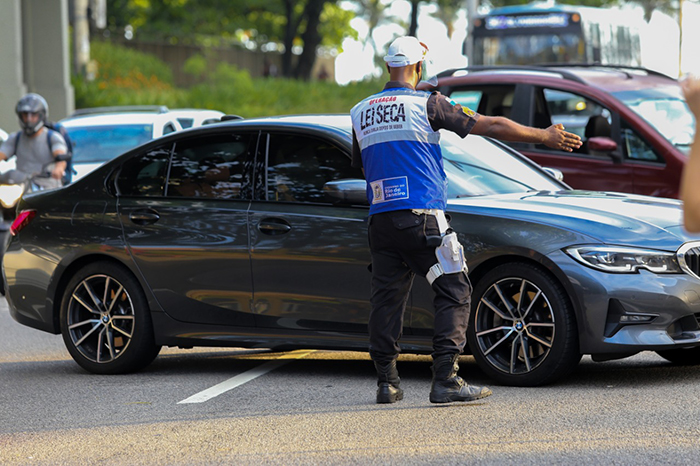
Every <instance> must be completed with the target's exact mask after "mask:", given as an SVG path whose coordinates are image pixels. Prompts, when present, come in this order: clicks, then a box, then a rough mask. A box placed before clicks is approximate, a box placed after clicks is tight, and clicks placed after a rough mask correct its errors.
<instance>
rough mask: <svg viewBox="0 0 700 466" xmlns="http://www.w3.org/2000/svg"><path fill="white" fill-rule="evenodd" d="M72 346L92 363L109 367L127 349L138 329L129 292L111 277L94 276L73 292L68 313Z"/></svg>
mask: <svg viewBox="0 0 700 466" xmlns="http://www.w3.org/2000/svg"><path fill="white" fill-rule="evenodd" d="M67 311H68V312H67V322H66V324H67V327H68V333H69V335H70V340H71V342H72V344H73V346H74V347H75V348H76V349H77V350H78V351H79V352H80V353H81V354H82V355H83V356H84V357H85V358H86V359H88V360H89V361H91V362H94V363H98V364H106V363H110V362H112V361H114V360H116V359H117V358H119V356H120V355H122V354H123V353H124V351H125V350H126V349H127V348H128V346H129V344H130V343H131V341H132V338H133V335H134V328H135V318H134V306H133V303H132V300H131V297H130V296H129V293H128V291H127V290H126V288H125V287H124V286H123V285H122V284H121V283H119V282H118V281H117V280H115V279H114V278H113V277H111V276H109V275H101V274H100V275H91V276H88V277H86V278H84V279H83V280H82V281H80V282H79V283H78V285H77V286H76V287H75V288H74V289H73V292H72V294H71V297H70V301H69V303H68V309H67Z"/></svg>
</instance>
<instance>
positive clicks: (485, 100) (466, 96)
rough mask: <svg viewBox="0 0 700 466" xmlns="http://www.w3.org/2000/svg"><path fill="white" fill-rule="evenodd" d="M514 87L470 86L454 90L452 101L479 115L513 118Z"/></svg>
mask: <svg viewBox="0 0 700 466" xmlns="http://www.w3.org/2000/svg"><path fill="white" fill-rule="evenodd" d="M514 96H515V86H514V85H500V84H499V85H491V86H470V87H469V88H468V89H460V88H457V89H454V90H453V91H451V92H450V99H452V100H454V101H455V102H457V103H458V104H460V105H465V106H467V107H469V108H470V109H472V110H474V111H475V112H477V113H480V114H482V115H488V116H504V117H508V118H510V117H511V113H512V109H513V97H514Z"/></svg>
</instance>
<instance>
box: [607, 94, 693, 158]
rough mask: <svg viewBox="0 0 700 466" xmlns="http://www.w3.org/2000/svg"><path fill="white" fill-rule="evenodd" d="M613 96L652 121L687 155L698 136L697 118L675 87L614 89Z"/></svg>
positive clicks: (663, 134)
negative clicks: (620, 90)
mask: <svg viewBox="0 0 700 466" xmlns="http://www.w3.org/2000/svg"><path fill="white" fill-rule="evenodd" d="M613 95H614V96H615V97H617V98H618V99H620V100H621V101H622V102H624V104H625V105H627V106H628V107H629V108H631V109H632V110H634V111H635V112H636V113H637V114H638V115H640V116H641V117H642V118H644V119H645V120H646V121H648V122H649V124H651V125H652V126H653V127H654V128H655V129H656V130H657V131H658V132H659V133H661V135H662V136H664V137H665V138H666V139H668V140H669V141H671V143H672V144H673V145H675V146H676V147H678V149H679V150H681V151H683V152H685V153H686V154H687V153H688V152H689V151H690V145H691V143H692V142H693V137H694V135H695V119H694V118H693V114H692V113H691V112H690V109H689V108H688V105H687V104H686V103H685V100H684V99H683V96H682V95H681V91H680V89H678V88H675V87H667V88H662V89H639V90H634V91H624V92H614V93H613Z"/></svg>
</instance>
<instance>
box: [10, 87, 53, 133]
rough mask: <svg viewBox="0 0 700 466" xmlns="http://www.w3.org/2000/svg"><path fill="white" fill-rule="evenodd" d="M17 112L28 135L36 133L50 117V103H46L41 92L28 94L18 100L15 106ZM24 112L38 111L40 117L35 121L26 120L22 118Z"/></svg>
mask: <svg viewBox="0 0 700 466" xmlns="http://www.w3.org/2000/svg"><path fill="white" fill-rule="evenodd" d="M15 113H16V114H17V118H19V125H20V127H21V128H22V131H24V134H26V135H27V136H32V135H34V134H35V133H36V132H37V131H39V130H40V129H41V128H42V127H43V126H44V123H45V122H46V120H47V119H48V117H49V104H47V103H46V99H44V98H43V97H42V96H40V95H39V94H34V93H31V94H27V95H25V96H24V97H22V98H21V99H19V102H17V107H16V108H15ZM22 113H36V114H38V115H39V119H38V120H37V121H36V122H34V121H31V122H30V121H24V119H22Z"/></svg>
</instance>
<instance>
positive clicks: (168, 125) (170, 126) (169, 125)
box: [163, 123, 176, 136]
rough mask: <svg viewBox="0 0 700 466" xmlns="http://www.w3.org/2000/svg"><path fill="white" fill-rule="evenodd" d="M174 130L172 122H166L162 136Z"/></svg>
mask: <svg viewBox="0 0 700 466" xmlns="http://www.w3.org/2000/svg"><path fill="white" fill-rule="evenodd" d="M175 131H176V128H175V125H174V124H172V123H166V125H165V126H164V127H163V136H165V135H166V134H170V133H174V132H175Z"/></svg>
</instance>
